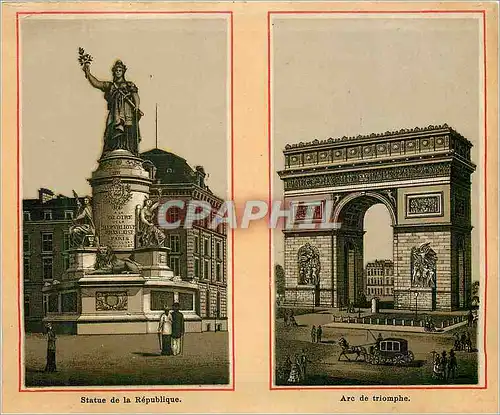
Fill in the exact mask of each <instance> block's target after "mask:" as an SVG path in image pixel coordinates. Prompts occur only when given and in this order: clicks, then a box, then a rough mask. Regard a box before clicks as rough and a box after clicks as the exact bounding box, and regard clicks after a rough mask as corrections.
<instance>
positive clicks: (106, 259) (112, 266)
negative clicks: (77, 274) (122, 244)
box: [89, 246, 140, 274]
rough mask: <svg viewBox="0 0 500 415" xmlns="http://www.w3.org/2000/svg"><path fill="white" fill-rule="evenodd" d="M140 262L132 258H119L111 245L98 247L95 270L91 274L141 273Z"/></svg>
mask: <svg viewBox="0 0 500 415" xmlns="http://www.w3.org/2000/svg"><path fill="white" fill-rule="evenodd" d="M139 273H140V264H138V263H137V262H135V261H133V260H132V259H130V258H118V257H117V256H116V254H115V253H114V252H113V251H112V249H111V248H110V247H109V246H99V247H98V248H97V255H96V261H95V266H94V271H91V272H89V274H139Z"/></svg>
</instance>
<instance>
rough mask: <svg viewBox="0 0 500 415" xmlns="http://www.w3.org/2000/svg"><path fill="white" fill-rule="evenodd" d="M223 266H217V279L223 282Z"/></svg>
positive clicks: (219, 264)
mask: <svg viewBox="0 0 500 415" xmlns="http://www.w3.org/2000/svg"><path fill="white" fill-rule="evenodd" d="M221 270H222V264H221V263H220V262H217V264H215V277H216V278H217V281H221V280H222V272H221Z"/></svg>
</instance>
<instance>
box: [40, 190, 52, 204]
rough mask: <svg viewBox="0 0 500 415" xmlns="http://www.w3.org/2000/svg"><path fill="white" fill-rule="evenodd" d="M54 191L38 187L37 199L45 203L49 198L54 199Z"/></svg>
mask: <svg viewBox="0 0 500 415" xmlns="http://www.w3.org/2000/svg"><path fill="white" fill-rule="evenodd" d="M54 197H55V196H54V192H53V191H52V190H50V189H45V188H43V187H42V188H40V189H38V200H39V201H40V202H42V203H46V202H48V201H49V200H52V199H54Z"/></svg>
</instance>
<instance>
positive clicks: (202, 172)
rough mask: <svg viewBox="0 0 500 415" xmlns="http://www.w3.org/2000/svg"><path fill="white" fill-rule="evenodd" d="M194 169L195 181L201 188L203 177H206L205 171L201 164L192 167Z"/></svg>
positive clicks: (203, 182) (203, 185) (203, 184)
mask: <svg viewBox="0 0 500 415" xmlns="http://www.w3.org/2000/svg"><path fill="white" fill-rule="evenodd" d="M194 168H195V170H196V173H195V174H196V183H197V184H198V186H200V187H202V188H205V177H206V175H207V174H206V173H205V169H204V168H203V166H195V167H194Z"/></svg>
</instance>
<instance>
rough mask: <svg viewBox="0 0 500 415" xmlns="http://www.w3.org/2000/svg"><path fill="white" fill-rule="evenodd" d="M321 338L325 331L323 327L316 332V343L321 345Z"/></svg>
mask: <svg viewBox="0 0 500 415" xmlns="http://www.w3.org/2000/svg"><path fill="white" fill-rule="evenodd" d="M321 336H323V329H322V328H321V326H318V329H317V330H316V343H321Z"/></svg>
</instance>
